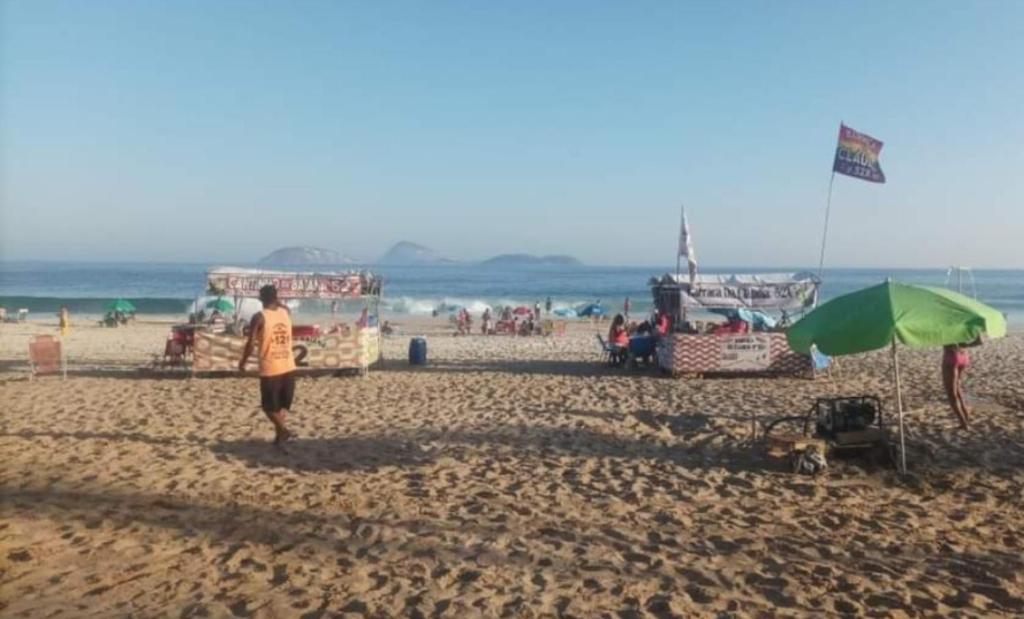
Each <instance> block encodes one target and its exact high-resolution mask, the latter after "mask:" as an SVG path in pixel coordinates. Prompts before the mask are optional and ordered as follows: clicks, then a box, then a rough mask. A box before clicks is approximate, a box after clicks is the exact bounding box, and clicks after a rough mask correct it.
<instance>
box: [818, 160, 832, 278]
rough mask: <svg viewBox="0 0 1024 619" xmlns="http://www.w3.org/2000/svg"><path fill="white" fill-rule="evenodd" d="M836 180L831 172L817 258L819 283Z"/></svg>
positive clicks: (823, 265)
mask: <svg viewBox="0 0 1024 619" xmlns="http://www.w3.org/2000/svg"><path fill="white" fill-rule="evenodd" d="M835 180H836V171H835V170H834V169H833V170H832V176H830V177H829V179H828V199H827V200H825V229H824V230H822V232H821V254H820V255H819V256H818V282H819V283H820V282H821V278H822V272H823V271H824V270H825V243H826V242H827V241H828V217H829V214H830V213H831V212H832V185H833V184H834V183H835Z"/></svg>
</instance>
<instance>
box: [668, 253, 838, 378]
mask: <svg viewBox="0 0 1024 619" xmlns="http://www.w3.org/2000/svg"><path fill="white" fill-rule="evenodd" d="M650 286H651V293H652V295H653V297H654V305H655V307H656V308H657V309H658V310H659V311H660V312H662V313H664V314H666V315H668V316H669V317H670V318H671V323H672V329H671V330H670V331H669V333H667V334H665V335H664V336H662V337H660V338H659V339H658V342H657V348H656V352H657V362H658V366H659V367H660V368H661V369H662V370H664V371H665V372H668V373H670V374H672V375H673V376H681V375H695V374H696V375H703V374H775V375H790V376H808V377H813V376H814V373H815V369H816V364H815V360H814V358H813V357H812V356H811V355H806V354H800V353H797V352H796V351H794V350H793V349H792V348H790V346H789V343H788V342H787V341H786V334H785V332H784V330H783V329H781V328H778V329H763V330H750V331H747V332H739V333H721V332H719V333H707V332H704V331H703V330H702V329H695V328H692V327H691V322H689V321H688V320H687V319H688V318H695V317H696V316H699V315H701V314H702V313H704V312H712V311H715V310H718V311H722V310H732V311H735V312H736V313H737V314H739V313H741V312H742V313H744V314H746V313H747V312H761V313H767V314H776V315H780V316H781V320H780V325H785V323H786V322H787V320H788V316H790V315H792V314H794V313H802V312H804V311H807V310H809V309H811V308H813V307H814V306H815V304H816V303H817V298H818V289H819V287H820V280H819V279H818V278H817V277H815V276H814V275H813V274H810V273H785V274H782V273H772V274H763V275H707V274H700V275H694V276H691V275H687V274H682V275H679V274H671V273H669V274H665V275H663V276H662V277H660V278H658V277H656V278H652V279H651V281H650ZM700 322H701V321H693V323H694V324H699V323H700Z"/></svg>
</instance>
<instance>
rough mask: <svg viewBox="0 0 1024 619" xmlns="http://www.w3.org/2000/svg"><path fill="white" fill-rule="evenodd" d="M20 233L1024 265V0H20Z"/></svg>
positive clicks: (16, 112)
mask: <svg viewBox="0 0 1024 619" xmlns="http://www.w3.org/2000/svg"><path fill="white" fill-rule="evenodd" d="M0 18H2V22H0V166H2V167H0V244H2V245H0V257H2V258H3V259H7V260H12V259H37V258H42V259H72V260H145V261H150V260H152V261H167V260H170V261H177V260H182V261H242V260H253V259H256V258H258V257H259V256H261V255H262V254H264V253H266V252H268V251H270V250H272V249H274V248H277V247H281V246H286V245H312V246H319V247H326V248H329V249H336V250H339V251H342V252H344V253H347V254H350V255H353V256H355V257H357V258H364V259H366V258H374V257H376V256H378V255H379V254H380V253H382V252H383V251H384V250H385V249H386V248H387V246H389V245H390V244H392V243H394V242H396V241H398V240H402V239H409V240H413V241H417V242H420V243H423V244H426V245H429V246H431V247H434V248H436V249H438V250H439V251H441V252H442V253H445V254H448V255H450V256H452V257H454V258H460V259H475V258H485V257H488V256H490V255H493V254H496V253H504V252H512V251H526V252H534V253H570V254H574V255H577V256H578V257H580V258H581V259H583V260H584V261H586V262H588V263H591V264H643V265H661V264H674V260H675V258H674V255H675V254H674V252H675V248H676V237H677V233H678V226H679V224H678V213H679V206H680V204H685V205H686V206H687V211H688V214H689V219H690V224H691V228H692V232H693V235H694V240H695V244H696V247H697V251H698V256H699V258H700V259H701V262H702V263H704V264H709V265H716V264H717V265H729V264H744V265H764V266H783V265H787V266H814V265H816V263H817V256H818V247H819V240H820V235H821V225H822V218H823V212H824V203H825V197H826V192H827V189H828V181H829V173H830V170H831V165H832V156H833V152H834V149H835V142H836V135H837V132H838V125H839V122H840V121H841V120H842V121H844V122H846V124H848V125H850V126H851V127H853V128H855V129H858V130H860V131H863V132H866V133H869V134H871V135H873V136H874V137H876V138H878V139H880V140H883V141H884V142H885V147H884V149H883V150H882V157H881V161H882V168H883V170H884V171H885V173H886V174H887V176H888V179H889V182H888V183H887V184H885V185H874V184H870V183H865V182H862V181H857V180H855V179H852V178H847V177H836V181H835V191H834V196H833V211H832V235H831V238H830V243H829V254H828V262H827V263H828V264H829V265H831V266H921V267H946V266H948V265H949V264H953V263H957V264H966V265H973V266H975V267H984V266H990V267H993V266H996V267H1016V268H1021V267H1024V249H1022V238H1024V2H1019V1H1008V2H987V1H980V0H979V1H976V2H963V1H957V2H846V3H835V2H810V1H792V2H700V3H684V2H668V1H665V2H615V3H613V2H607V3H601V2H593V1H580V2H505V3H494V2H408V3H403V2H387V3H375V2H252V1H245V2H210V1H208V0H204V1H201V2H200V1H196V2H189V1H176V2H135V1H131V2H112V1H106V2H101V1H97V2H82V1H78V0H75V1H68V2H50V1H46V0H32V1H29V0H23V1H9V2H4V3H3V12H2V15H0Z"/></svg>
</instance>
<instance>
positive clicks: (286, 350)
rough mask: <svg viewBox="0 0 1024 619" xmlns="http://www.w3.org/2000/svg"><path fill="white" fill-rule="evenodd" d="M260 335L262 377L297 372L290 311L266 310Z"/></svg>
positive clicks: (280, 309) (281, 309)
mask: <svg viewBox="0 0 1024 619" xmlns="http://www.w3.org/2000/svg"><path fill="white" fill-rule="evenodd" d="M261 313H262V314H263V332H262V334H261V335H260V376H278V375H280V374H287V373H288V372H292V371H294V370H295V358H294V357H293V356H292V317H291V315H289V314H288V310H286V309H284V308H282V307H279V308H277V309H265V310H263V311H262V312H261Z"/></svg>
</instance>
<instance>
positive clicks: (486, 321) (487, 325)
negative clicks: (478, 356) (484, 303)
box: [480, 307, 494, 335]
mask: <svg viewBox="0 0 1024 619" xmlns="http://www.w3.org/2000/svg"><path fill="white" fill-rule="evenodd" d="M480 323H481V324H480V332H481V333H483V334H484V335H488V334H490V333H491V330H492V329H493V328H494V327H493V325H491V308H489V307H488V308H486V309H485V310H484V315H483V316H482V317H481V318H480Z"/></svg>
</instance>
